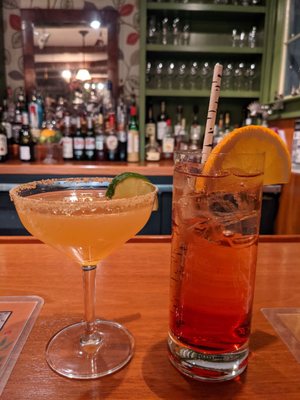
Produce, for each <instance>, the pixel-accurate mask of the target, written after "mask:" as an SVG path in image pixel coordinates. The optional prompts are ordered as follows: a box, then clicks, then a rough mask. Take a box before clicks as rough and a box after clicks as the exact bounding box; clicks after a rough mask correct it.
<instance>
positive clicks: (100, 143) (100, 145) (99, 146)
mask: <svg viewBox="0 0 300 400" xmlns="http://www.w3.org/2000/svg"><path fill="white" fill-rule="evenodd" d="M103 149H104V137H103V136H96V150H100V151H102V150H103Z"/></svg>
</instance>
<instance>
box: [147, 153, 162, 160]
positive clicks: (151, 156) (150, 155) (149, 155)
mask: <svg viewBox="0 0 300 400" xmlns="http://www.w3.org/2000/svg"><path fill="white" fill-rule="evenodd" d="M146 160H147V161H159V160H160V153H159V152H158V151H147V153H146Z"/></svg>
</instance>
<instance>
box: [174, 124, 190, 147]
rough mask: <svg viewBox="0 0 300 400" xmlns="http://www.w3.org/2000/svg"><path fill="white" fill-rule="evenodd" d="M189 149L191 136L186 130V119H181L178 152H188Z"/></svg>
mask: <svg viewBox="0 0 300 400" xmlns="http://www.w3.org/2000/svg"><path fill="white" fill-rule="evenodd" d="M188 148H189V135H188V132H187V130H186V119H185V118H182V119H181V129H180V131H179V132H178V135H177V137H176V149H177V150H188Z"/></svg>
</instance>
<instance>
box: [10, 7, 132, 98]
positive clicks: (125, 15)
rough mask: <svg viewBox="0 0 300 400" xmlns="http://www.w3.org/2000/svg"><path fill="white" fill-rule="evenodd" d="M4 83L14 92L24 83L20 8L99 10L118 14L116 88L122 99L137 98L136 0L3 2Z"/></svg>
mask: <svg viewBox="0 0 300 400" xmlns="http://www.w3.org/2000/svg"><path fill="white" fill-rule="evenodd" d="M2 7H3V20H4V21H3V23H4V47H5V70H6V84H7V86H10V87H11V88H12V89H13V90H15V89H17V88H18V87H20V86H23V84H24V74H23V53H22V34H21V18H20V9H21V8H43V9H89V10H94V9H102V8H105V7H113V8H114V9H116V10H117V11H118V12H119V16H120V17H119V85H120V86H122V85H123V86H124V94H125V96H129V94H130V93H132V91H134V92H135V94H136V95H138V86H139V11H138V0H3V2H2Z"/></svg>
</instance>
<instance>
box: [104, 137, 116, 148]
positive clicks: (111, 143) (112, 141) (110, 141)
mask: <svg viewBox="0 0 300 400" xmlns="http://www.w3.org/2000/svg"><path fill="white" fill-rule="evenodd" d="M106 146H107V148H108V150H116V149H117V147H118V138H117V137H116V136H115V135H108V136H107V138H106Z"/></svg>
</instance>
